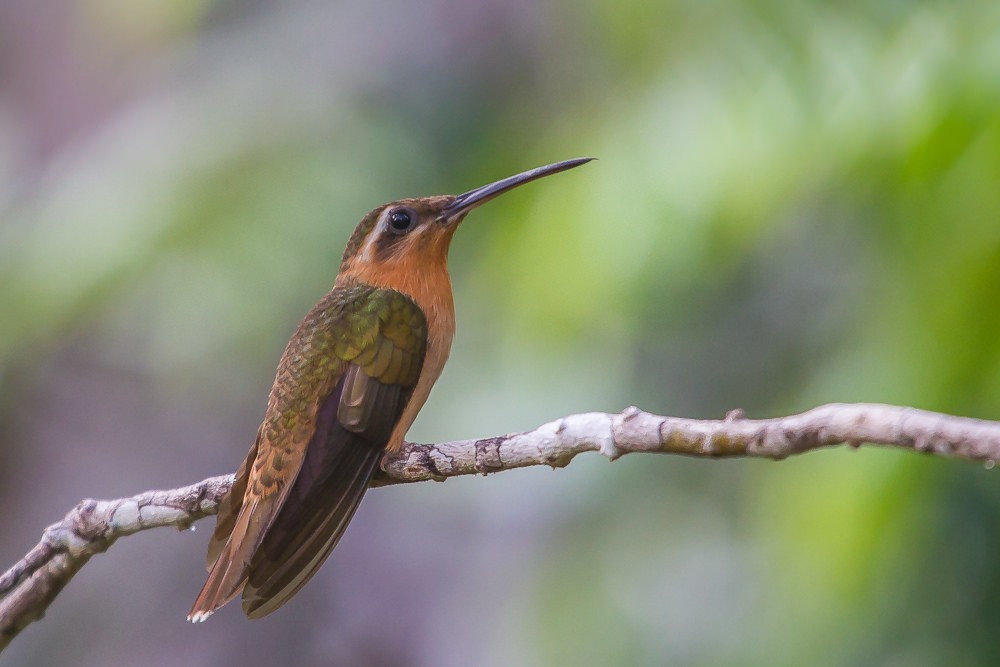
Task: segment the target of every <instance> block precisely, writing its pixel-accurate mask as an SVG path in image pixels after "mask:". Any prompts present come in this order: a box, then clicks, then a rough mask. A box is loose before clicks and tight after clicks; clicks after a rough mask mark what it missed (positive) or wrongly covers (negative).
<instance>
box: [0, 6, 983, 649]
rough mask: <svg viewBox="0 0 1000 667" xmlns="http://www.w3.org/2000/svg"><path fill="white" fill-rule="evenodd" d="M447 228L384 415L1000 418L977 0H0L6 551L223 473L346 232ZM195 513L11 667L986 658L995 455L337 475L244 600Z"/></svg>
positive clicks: (96, 585) (103, 578)
mask: <svg viewBox="0 0 1000 667" xmlns="http://www.w3.org/2000/svg"><path fill="white" fill-rule="evenodd" d="M579 155H593V156H597V157H599V158H600V161H598V162H595V163H592V164H590V165H587V166H586V167H583V168H580V169H579V170H576V171H573V172H570V173H567V174H563V175H560V176H557V177H554V178H552V179H551V180H546V181H544V182H540V183H536V184H533V185H531V186H528V187H526V188H524V189H522V190H519V191H518V192H517V193H516V194H511V195H509V196H507V197H505V198H503V199H500V200H497V201H496V202H495V203H492V204H490V205H489V206H488V207H485V208H484V209H482V210H480V211H477V212H476V213H475V214H474V215H473V216H472V217H471V218H470V220H469V221H468V222H467V223H466V225H465V226H464V227H463V229H462V230H461V233H460V234H459V235H458V236H457V238H456V241H455V243H454V246H453V248H452V272H453V278H454V283H455V287H456V300H457V305H458V321H459V331H458V336H457V340H456V344H455V348H454V350H453V354H452V361H451V363H450V365H449V367H448V369H447V370H446V371H445V374H444V376H443V377H442V379H441V381H440V382H439V384H438V386H437V388H436V389H435V391H434V393H433V394H432V396H431V399H430V401H429V403H428V405H427V406H426V408H425V409H424V411H423V413H422V414H421V416H420V418H419V420H418V421H417V423H416V425H415V427H414V428H413V429H412V431H411V438H412V439H414V440H418V441H425V442H428V441H443V440H450V439H456V438H465V437H477V436H489V435H495V434H499V433H505V432H511V431H518V430H523V429H528V428H532V427H534V426H536V425H538V424H541V423H543V422H545V421H549V420H551V419H555V418H558V417H560V416H562V415H565V414H570V413H574V412H584V411H590V410H607V411H617V410H620V409H622V408H624V407H626V406H627V405H630V404H636V405H639V406H641V407H643V408H645V409H648V410H651V411H654V412H660V413H665V414H672V415H678V416H689V417H721V416H722V415H723V414H724V413H725V412H726V411H727V410H729V409H731V408H735V407H742V408H744V409H746V410H747V411H748V413H749V414H750V415H751V416H773V415H778V414H784V413H788V412H791V411H796V410H800V409H805V408H808V407H812V406H814V405H817V404H820V403H824V402H829V401H881V402H891V403H900V404H907V405H913V406H917V407H921V408H926V409H931V410H940V411H947V412H952V413H959V414H963V415H969V416H976V417H982V418H992V419H998V418H1000V307H998V306H1000V3H996V2H992V1H990V0H982V1H980V2H972V1H961V0H960V1H954V0H937V1H930V2H899V1H890V0H885V1H881V2H876V1H872V0H868V1H865V2H837V3H825V2H796V3H790V2H785V1H783V0H757V1H750V2H736V1H733V2H708V3H706V2H700V1H693V0H689V1H680V0H678V1H663V2H650V0H584V1H582V2H572V1H569V0H566V1H563V2H549V3H537V2H530V1H528V0H491V1H490V2H481V3H468V2H463V1H461V0H431V1H430V2H422V3H414V2H405V1H403V0H374V1H370V2H359V1H352V2H342V1H333V0H324V1H320V0H288V1H286V2H274V1H269V0H256V1H250V2H247V1H244V2H237V1H235V0H215V1H213V0H174V1H173V2H158V1H156V0H42V1H37V0H2V1H0V507H2V510H3V511H2V516H3V525H2V531H0V563H2V567H6V566H7V565H9V564H11V563H13V562H14V561H15V560H17V559H18V558H19V557H20V556H21V555H22V554H23V553H25V552H26V551H27V549H28V548H30V547H31V546H32V545H33V544H34V543H35V541H36V540H37V539H38V537H39V535H40V533H41V531H42V529H43V528H44V527H45V526H46V525H48V524H49V523H51V522H53V521H55V520H56V519H58V518H59V517H61V516H62V515H63V514H64V513H65V512H66V511H67V510H68V509H69V508H70V507H72V506H73V505H74V504H75V503H76V502H77V501H79V500H80V499H81V498H83V497H116V496H120V495H130V494H133V493H136V492H139V491H143V490H146V489H150V488H157V487H168V488H169V487H174V486H180V485H184V484H188V483H191V482H194V481H197V480H199V479H202V478H203V477H206V476H210V475H214V474H220V473H223V472H229V471H232V470H234V469H235V467H236V465H237V464H238V463H239V461H241V460H242V458H243V456H244V454H245V452H246V449H247V448H248V446H249V444H250V442H251V440H252V438H253V436H254V433H255V432H256V427H257V424H258V420H259V419H260V416H261V414H262V410H263V406H264V404H265V399H266V394H267V391H268V388H269V385H270V382H271V379H272V377H273V370H274V366H275V364H276V362H277V359H278V356H279V355H280V352H281V349H282V347H283V345H284V343H285V341H286V339H287V337H288V336H289V334H290V333H291V331H292V330H293V328H294V326H295V324H296V323H297V321H298V319H299V318H300V317H301V316H302V315H303V314H304V313H305V311H306V310H307V309H308V308H309V307H310V306H311V305H312V303H314V302H315V301H316V300H317V299H318V298H319V297H320V296H321V295H322V294H323V293H324V292H325V290H326V289H327V288H328V286H329V285H330V284H331V283H332V280H333V277H334V274H335V271H336V267H337V263H338V260H339V257H340V254H341V251H342V248H343V245H344V243H345V241H346V238H347V236H348V234H349V232H350V230H351V229H352V228H353V226H354V224H356V222H357V221H358V220H359V219H360V218H361V216H362V215H363V214H364V213H365V212H367V211H368V210H369V209H370V208H372V207H373V206H375V205H377V204H379V203H382V202H384V201H388V200H391V199H395V198H399V197H403V196H417V195H424V194H439V193H446V192H459V191H463V190H466V189H469V188H471V187H474V186H477V185H480V184H482V183H484V182H487V181H490V180H493V179H495V178H499V177H503V176H506V175H509V174H511V173H514V172H517V171H520V170H522V169H525V168H528V167H533V166H536V165H539V164H543V163H546V162H551V161H555V160H559V159H564V158H569V157H575V156H579ZM211 527H212V520H207V521H204V522H201V523H200V524H199V525H198V529H199V530H198V531H197V532H196V533H183V534H178V533H176V532H173V531H170V530H161V531H153V532H148V533H143V534H141V535H137V536H134V537H131V538H129V539H126V540H122V541H121V542H120V543H118V544H117V545H115V546H114V548H113V549H112V550H111V551H110V552H109V553H107V554H105V555H102V556H100V557H97V558H95V559H94V560H93V561H91V563H90V564H89V565H88V566H87V567H86V568H85V569H84V570H83V571H82V573H81V574H80V575H79V576H77V578H76V579H75V580H74V581H73V582H72V583H71V584H70V585H69V587H68V588H67V589H66V590H65V591H64V592H63V594H62V595H61V596H60V597H59V599H58V600H57V601H56V603H55V604H54V605H53V606H52V608H51V610H50V612H49V613H48V616H47V618H46V619H45V620H44V621H43V622H41V623H38V624H35V625H33V626H31V627H30V628H28V629H27V630H26V631H25V632H24V633H23V634H22V635H21V636H20V637H19V638H18V639H17V640H16V641H15V642H14V643H13V644H12V646H11V647H10V649H9V650H8V652H7V653H5V655H4V656H3V657H2V659H0V663H2V664H5V665H7V664H9V665H71V664H72V665H144V666H145V667H158V666H161V665H162V666H172V665H182V664H183V665H191V666H198V665H213V666H218V665H241V666H245V665H282V664H296V665H329V664H338V665H397V664H398V665H435V666H442V665H444V666H446V665H470V664H477V665H498V666H499V665H515V664H516V665H665V664H671V665H816V666H826V665H830V666H833V665H861V664H866V665H873V664H880V665H907V666H914V665H916V666H919V665H943V664H951V665H958V664H962V665H991V664H1000V632H998V629H1000V568H998V567H997V565H998V563H1000V470H996V471H988V470H985V469H984V468H983V467H982V466H978V465H973V464H970V463H965V462H956V461H949V460H941V459H932V458H930V457H925V456H921V455H916V454H912V453H909V452H897V451H888V450H876V449H874V448H862V449H861V450H860V451H828V452H818V453H811V454H809V455H807V456H803V457H800V458H797V459H794V460H788V461H784V462H781V463H771V462H761V461H708V460H691V459H683V458H678V457H659V456H645V457H641V456H631V457H626V458H624V459H622V460H619V461H617V462H615V463H614V464H609V463H608V462H607V461H606V460H604V459H602V458H601V457H599V456H596V455H590V456H583V457H580V458H579V459H577V460H576V461H574V462H573V464H572V465H571V466H569V467H568V468H566V469H564V470H557V471H552V470H549V469H532V470H523V471H517V472H511V473H504V474H500V475H497V476H493V477H490V478H487V479H482V478H466V479H457V480H452V481H449V482H447V483H445V484H431V483H427V484H420V485H413V486H409V487H405V488H390V489H380V490H377V491H374V492H372V493H371V494H370V495H369V496H368V498H367V499H366V501H365V503H364V505H363V506H362V508H361V510H360V512H359V514H358V516H357V518H356V520H355V523H354V524H353V525H352V526H351V529H350V530H349V531H348V533H347V536H346V538H345V539H344V540H343V542H342V543H341V545H340V547H339V548H338V550H337V552H336V553H335V555H334V557H333V558H331V559H330V561H328V563H327V565H326V566H325V567H324V568H323V570H322V571H321V572H320V574H319V575H318V576H317V577H316V578H315V579H314V580H313V581H312V582H311V584H310V585H309V586H308V587H307V588H306V589H305V590H303V591H302V593H301V594H300V595H298V596H297V597H296V598H295V599H294V601H293V602H291V603H290V604H289V605H287V606H286V607H285V608H283V609H282V610H281V611H280V612H279V613H276V614H274V615H273V616H271V617H268V618H267V619H265V620H262V621H257V622H255V623H253V624H251V623H249V622H247V621H246V620H245V619H244V618H243V617H242V615H241V614H240V612H239V609H238V606H237V605H232V606H230V607H227V608H225V609H224V610H223V611H222V612H220V613H219V614H217V615H216V616H214V617H213V618H212V619H211V622H209V623H207V624H205V625H200V626H197V627H194V626H191V625H189V624H187V623H186V622H185V620H184V615H185V613H186V612H187V610H188V608H189V605H190V602H191V600H192V599H193V596H194V595H195V593H197V591H198V589H199V587H200V586H201V584H202V581H203V577H204V570H203V558H204V549H205V544H206V540H207V538H208V532H209V531H210V529H211Z"/></svg>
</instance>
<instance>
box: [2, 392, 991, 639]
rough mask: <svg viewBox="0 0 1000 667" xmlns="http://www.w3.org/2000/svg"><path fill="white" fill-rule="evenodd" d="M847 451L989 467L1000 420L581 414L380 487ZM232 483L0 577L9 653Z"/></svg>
mask: <svg viewBox="0 0 1000 667" xmlns="http://www.w3.org/2000/svg"><path fill="white" fill-rule="evenodd" d="M843 443H847V444H850V445H852V446H855V447H858V446H860V445H861V444H863V443H872V444H877V445H888V446H893V447H902V448H907V449H913V450H915V451H919V452H926V453H930V454H937V455H942V456H950V457H955V458H960V459H967V460H970V461H985V462H987V463H988V464H990V463H991V462H993V461H996V460H998V459H1000V422H992V421H984V420H979V419H968V418H964V417H953V416H949V415H944V414H940V413H935V412H927V411H924V410H917V409H915V408H905V407H897V406H892V405H878V404H863V403H858V404H829V405H824V406H821V407H818V408H814V409H813V410H809V411H808V412H804V413H802V414H798V415H792V416H790V417H779V418H775V419H759V420H751V419H747V418H746V417H745V416H744V415H743V413H742V412H741V411H733V412H731V413H729V414H728V415H727V416H726V418H725V419H723V420H696V419H681V418H676V417H661V416H658V415H653V414H649V413H647V412H643V411H641V410H639V409H638V408H634V407H633V408H628V409H627V410H625V411H624V412H622V413H621V414H617V415H613V414H608V413H603V412H590V413H586V414H579V415H571V416H569V417H563V418H562V419H559V420H556V421H554V422H550V423H548V424H544V425H542V426H539V427H538V428H536V429H534V430H533V431H527V432H525V433H515V434H511V435H503V436H497V437H494V438H485V439H481V440H459V441H455V442H447V443H443V444H436V445H420V444H414V443H406V444H405V445H404V447H403V449H402V451H401V452H399V454H397V455H395V456H394V457H392V458H391V459H387V460H386V461H384V462H383V470H382V471H381V472H380V473H379V474H378V475H377V477H376V479H375V480H374V482H373V486H385V485H388V484H400V483H408V482H422V481H427V480H440V481H443V480H445V479H447V478H449V477H456V476H458V475H472V474H483V475H485V474H487V473H491V472H499V471H501V470H510V469H513V468H524V467H527V466H536V465H548V466H552V467H563V466H565V465H567V464H568V463H569V462H570V461H571V460H572V459H573V457H575V456H576V455H577V454H580V453H581V452H591V451H594V452H600V453H602V454H604V455H605V456H607V457H608V458H610V459H612V460H614V459H616V458H618V457H619V456H622V455H624V454H630V453H633V452H649V453H663V454H684V455H688V456H703V457H723V456H754V457H762V458H769V459H775V460H780V459H784V458H786V457H788V456H790V455H792V454H799V453H801V452H806V451H809V450H812V449H818V448H821V447H828V446H831V445H837V444H843ZM231 484H232V475H223V476H221V477H211V478H209V479H206V480H204V481H202V482H199V483H198V484H193V485H191V486H187V487H183V488H180V489H172V490H168V491H148V492H146V493H142V494H139V495H137V496H133V497H131V498H120V499H118V500H103V501H95V500H85V501H83V502H82V503H80V504H79V505H77V506H76V507H75V508H74V509H73V510H72V511H70V513H69V514H67V515H66V517H65V518H64V519H63V520H62V521H60V522H59V523H56V524H53V525H52V526H49V527H48V528H47V529H46V530H45V533H44V534H43V536H42V540H41V542H39V544H38V545H37V546H36V547H35V548H33V549H32V550H31V551H30V552H29V553H28V554H27V555H26V556H25V557H24V558H23V559H21V561H19V562H18V563H17V564H15V565H14V566H13V567H12V568H10V569H9V570H8V571H7V572H6V573H4V575H3V576H2V577H0V651H2V650H3V649H4V648H5V647H6V646H7V645H8V644H9V643H10V641H11V640H12V639H13V638H14V637H15V636H17V634H18V633H19V632H20V631H21V630H22V629H24V627H25V626H27V625H28V624H29V623H31V622H33V621H36V620H38V619H39V618H41V617H42V615H43V614H44V612H45V610H46V609H47V608H48V606H49V605H50V604H51V603H52V601H53V600H54V599H55V597H56V596H57V595H58V594H59V592H60V591H61V590H62V588H63V587H64V586H65V585H66V584H67V583H68V582H69V580H70V579H71V578H72V577H73V575H74V574H76V573H77V571H79V569H80V568H81V567H83V565H84V564H86V562H87V561H88V560H89V559H90V557H91V556H93V555H94V554H97V553H100V552H102V551H106V550H107V549H108V547H110V546H111V545H112V544H113V543H114V541H115V540H116V539H118V538H119V537H122V536H123V535H131V534H132V533H136V532H138V531H140V530H146V529H148V528H157V527H160V526H175V527H177V528H180V529H186V528H189V527H191V525H192V523H193V522H194V521H197V520H198V519H201V518H202V517H206V516H209V515H211V514H215V512H216V510H217V507H218V503H219V500H220V499H221V498H222V496H223V495H224V494H225V493H226V491H228V490H229V487H230V485H231Z"/></svg>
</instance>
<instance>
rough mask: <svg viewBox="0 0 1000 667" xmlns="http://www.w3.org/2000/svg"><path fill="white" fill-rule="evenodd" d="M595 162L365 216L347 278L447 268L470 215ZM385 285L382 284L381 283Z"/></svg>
mask: <svg viewBox="0 0 1000 667" xmlns="http://www.w3.org/2000/svg"><path fill="white" fill-rule="evenodd" d="M592 159H593V158H577V159H574V160H566V161H564V162H557V163H555V164H550V165H546V166H544V167H537V168H535V169H531V170H529V171H525V172H522V173H520V174H516V175H514V176H510V177H508V178H505V179H502V180H499V181H496V182H493V183H490V184H489V185H484V186H482V187H479V188H476V189H475V190H469V191H468V192H465V193H463V194H460V195H457V196H456V195H438V196H434V197H418V198H414V199H400V200H399V201H394V202H391V203H389V204H384V205H383V206H379V207H378V208H376V209H374V210H373V211H372V212H371V213H369V214H368V215H366V216H365V218H364V220H362V221H361V224H359V225H358V226H357V228H356V229H355V230H354V233H353V234H352V235H351V239H350V241H348V243H347V248H345V250H344V256H343V259H342V260H341V265H340V273H341V275H353V276H356V277H359V278H363V279H364V278H366V277H367V278H368V281H369V282H371V278H370V276H372V275H383V276H385V275H391V274H393V273H396V272H399V271H406V272H412V271H420V270H421V267H423V266H427V267H433V266H439V267H442V268H443V267H445V266H446V265H447V257H448V247H449V245H450V244H451V239H452V236H453V235H454V234H455V230H456V229H458V226H459V224H461V222H462V220H464V219H465V216H466V215H468V213H469V211H471V210H472V209H474V208H476V207H478V206H480V205H482V204H485V203H486V202H488V201H490V200H491V199H494V198H496V197H499V196H500V195H502V194H503V193H505V192H509V191H511V190H513V189H514V188H516V187H518V186H519V185H524V184H525V183H529V182H531V181H534V180H537V179H539V178H543V177H545V176H550V175H552V174H557V173H559V172H561V171H566V170H567V169H572V168H573V167H578V166H580V165H581V164H584V163H586V162H590V161H591V160H592ZM379 282H381V281H379Z"/></svg>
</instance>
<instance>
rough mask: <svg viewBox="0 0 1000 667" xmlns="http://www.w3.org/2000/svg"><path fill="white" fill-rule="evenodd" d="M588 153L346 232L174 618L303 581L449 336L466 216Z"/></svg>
mask: <svg viewBox="0 0 1000 667" xmlns="http://www.w3.org/2000/svg"><path fill="white" fill-rule="evenodd" d="M592 159H593V158H577V159H573V160H566V161H563V162H556V163H554V164H550V165H546V166H544V167H538V168H536V169H531V170H529V171H525V172H522V173H520V174H516V175H514V176H510V177H508V178H505V179H502V180H499V181H495V182H493V183H490V184H489V185H484V186H482V187H479V188H476V189H474V190H469V191H468V192H465V193H464V194H460V195H457V196H455V195H440V196H434V197H420V198H414V199H401V200H399V201H394V202H391V203H389V204H384V205H382V206H379V207H378V208H376V209H374V210H372V211H371V212H370V213H368V215H366V216H365V217H364V219H363V220H362V221H361V223H360V224H359V225H358V226H357V228H356V229H355V230H354V233H353V234H351V237H350V240H348V242H347V247H346V248H345V249H344V254H343V257H342V259H341V262H340V268H339V270H338V272H337V277H336V280H335V281H334V284H333V289H331V290H330V292H329V293H327V295H326V296H325V297H323V298H322V299H321V300H320V301H319V303H317V304H316V305H315V306H313V308H312V310H310V311H309V313H308V314H307V315H306V316H305V318H304V319H303V320H302V322H301V323H299V326H298V328H297V329H296V330H295V333H294V334H293V335H292V338H291V340H289V341H288V345H287V346H286V347H285V351H284V353H283V354H282V355H281V360H280V361H279V362H278V370H277V373H276V375H275V378H274V384H273V385H272V387H271V392H270V395H269V397H268V402H267V409H266V411H265V413H264V418H263V421H262V422H261V425H260V428H259V429H258V431H257V437H256V440H255V441H254V443H253V445H252V446H251V447H250V452H249V454H247V457H246V460H244V461H243V464H242V465H241V466H240V468H239V470H238V471H237V472H236V477H235V480H234V482H233V485H232V487H231V489H230V490H229V492H228V493H227V494H226V495H225V496H224V497H223V498H222V500H221V502H220V504H219V512H218V519H217V523H216V527H215V531H214V533H213V534H212V538H211V540H210V542H209V547H208V570H209V574H208V579H207V581H206V582H205V585H204V587H202V589H201V592H200V593H199V594H198V597H197V599H195V602H194V605H193V606H192V607H191V612H190V613H189V614H188V620H189V621H192V622H200V621H204V620H205V619H207V618H208V617H209V616H210V615H211V614H212V613H213V612H214V611H215V610H216V609H218V608H219V607H221V606H223V605H224V604H226V603H227V602H229V601H230V600H232V599H233V598H234V597H236V596H237V595H238V594H240V592H242V595H243V611H244V612H245V613H246V615H247V616H248V617H250V618H260V617H262V616H265V615H267V614H270V613H271V612H273V611H274V610H275V609H277V608H278V607H280V606H281V605H283V604H284V603H285V602H287V601H288V600H289V599H290V598H291V597H292V596H293V595H295V593H297V592H298V591H299V589H301V588H302V586H304V585H305V584H306V582H307V581H309V579H310V578H311V577H312V576H313V575H314V574H315V573H316V571H317V570H318V569H319V567H320V566H321V565H322V564H323V562H324V561H325V560H326V558H327V557H328V556H329V555H330V552H331V551H332V550H333V548H334V547H335V546H336V545H337V542H338V541H339V540H340V537H341V535H343V533H344V530H345V529H346V528H347V524H348V523H350V521H351V518H352V517H353V516H354V512H355V510H357V508H358V505H359V504H360V502H361V498H362V497H363V496H364V494H365V491H366V490H367V488H368V484H369V482H370V481H371V479H372V477H373V475H374V474H375V472H376V470H377V468H378V467H379V465H380V462H381V460H382V459H383V457H384V456H387V455H392V454H394V453H395V452H397V451H399V449H400V448H401V447H402V445H403V437H404V436H405V435H406V431H407V430H408V429H409V428H410V425H411V424H412V423H413V420H414V419H415V418H416V416H417V413H418V412H419V411H420V408H421V407H423V405H424V402H425V401H426V400H427V396H428V395H429V394H430V391H431V387H432V386H433V385H434V383H435V381H437V379H438V377H439V376H440V375H441V371H442V369H443V368H444V365H445V362H446V361H447V360H448V355H449V352H450V351H451V343H452V339H453V338H454V334H455V303H454V298H453V296H452V288H451V278H450V276H449V274H448V247H449V246H450V244H451V239H452V237H453V236H454V234H455V230H456V229H458V226H459V224H461V222H462V221H463V220H464V219H465V217H466V215H467V214H468V213H469V212H470V211H471V210H472V209H474V208H476V207H478V206H480V205H482V204H484V203H486V202H488V201H490V200H491V199H494V198H495V197H498V196H500V195H502V194H504V193H505V192H509V191H510V190H513V189H514V188H516V187H518V186H520V185H523V184H525V183H529V182H531V181H534V180H537V179H539V178H542V177H545V176H549V175H552V174H557V173H559V172H562V171H566V170H567V169H572V168H574V167H578V166H580V165H582V164H584V163H586V162H589V161H590V160H592Z"/></svg>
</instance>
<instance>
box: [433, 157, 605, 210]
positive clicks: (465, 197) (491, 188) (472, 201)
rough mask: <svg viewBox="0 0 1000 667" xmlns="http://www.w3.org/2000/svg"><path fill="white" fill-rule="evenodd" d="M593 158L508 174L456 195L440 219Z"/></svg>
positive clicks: (578, 159)
mask: <svg viewBox="0 0 1000 667" xmlns="http://www.w3.org/2000/svg"><path fill="white" fill-rule="evenodd" d="M593 159H594V158H592V157H578V158H575V159H573V160H563V161H562V162H556V163H555V164H547V165H545V166H544V167H535V168H534V169H529V170H528V171H523V172H521V173H520V174H516V175H514V176H508V177H507V178H505V179H503V180H500V181H496V182H494V183H490V184H489V185H484V186H482V187H480V188H476V189H475V190H469V191H468V192H464V193H462V194H460V195H458V196H457V197H455V201H453V202H451V203H450V204H448V206H447V207H445V208H444V210H442V211H441V214H440V215H439V216H438V220H440V221H442V222H443V221H447V220H454V219H456V218H458V217H459V216H461V215H462V214H463V213H468V212H469V211H471V210H472V209H474V208H476V207H477V206H480V205H482V204H485V203H486V202H488V201H490V200H491V199H495V198H496V197H499V196H500V195H502V194H503V193H505V192H510V191H511V190H513V189H514V188H516V187H517V186H519V185H524V184H525V183H530V182H531V181H536V180H538V179H539V178H544V177H545V176H551V175H552V174H558V173H559V172H561V171H566V170H567V169H572V168H573V167H579V166H580V165H581V164H586V163H588V162H590V161H591V160H593Z"/></svg>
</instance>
